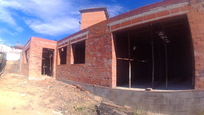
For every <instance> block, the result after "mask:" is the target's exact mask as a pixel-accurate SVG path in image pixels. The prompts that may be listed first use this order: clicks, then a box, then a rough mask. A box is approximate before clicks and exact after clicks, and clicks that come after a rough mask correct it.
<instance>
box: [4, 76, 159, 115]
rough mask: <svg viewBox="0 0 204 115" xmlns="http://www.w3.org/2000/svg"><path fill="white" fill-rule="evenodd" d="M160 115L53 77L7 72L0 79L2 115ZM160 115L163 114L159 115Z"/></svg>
mask: <svg viewBox="0 0 204 115" xmlns="http://www.w3.org/2000/svg"><path fill="white" fill-rule="evenodd" d="M38 114H39V115H139V114H142V115H143V114H148V115H158V114H152V113H148V112H143V111H141V112H138V111H136V110H135V109H132V108H130V107H128V106H119V105H116V104H114V103H113V102H110V101H107V100H106V99H103V98H101V97H99V96H95V95H93V94H91V93H89V92H88V91H85V90H83V89H82V88H81V87H80V86H79V85H77V86H73V85H69V84H66V83H63V82H61V81H57V80H55V79H53V78H51V77H48V78H45V79H44V80H40V81H33V80H28V79H27V78H25V77H23V76H21V75H18V74H10V73H7V72H6V73H4V74H3V75H2V76H1V77H0V115H38ZM159 115H161V114H159Z"/></svg>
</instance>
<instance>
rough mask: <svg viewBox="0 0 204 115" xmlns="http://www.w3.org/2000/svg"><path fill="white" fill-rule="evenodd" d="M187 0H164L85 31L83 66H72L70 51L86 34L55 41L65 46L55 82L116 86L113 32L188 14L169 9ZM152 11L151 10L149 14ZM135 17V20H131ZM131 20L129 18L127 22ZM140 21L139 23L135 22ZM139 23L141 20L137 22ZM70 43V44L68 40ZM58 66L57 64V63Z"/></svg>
mask: <svg viewBox="0 0 204 115" xmlns="http://www.w3.org/2000/svg"><path fill="white" fill-rule="evenodd" d="M188 1H189V0H182V1H179V2H178V1H177V0H171V1H170V0H164V1H163V2H159V3H156V4H152V5H148V6H145V7H142V8H139V9H135V10H133V11H130V12H127V13H124V14H121V15H119V16H116V17H113V18H111V19H108V20H105V21H103V22H100V23H98V24H95V25H93V26H90V27H88V28H87V29H86V31H88V32H89V33H88V35H87V37H88V38H87V39H86V54H85V57H86V58H85V64H72V62H73V56H72V54H71V53H72V50H71V44H72V42H76V41H78V40H80V39H82V38H83V37H82V36H79V35H80V34H81V33H83V32H85V30H82V31H83V32H82V31H79V32H78V33H75V34H74V35H71V36H68V37H66V38H64V39H62V40H60V41H58V48H61V47H62V46H67V64H66V65H57V76H56V78H57V79H60V80H70V81H75V82H81V83H86V84H95V85H100V86H107V87H115V86H116V56H115V49H114V43H113V36H112V31H117V30H121V29H127V28H128V27H131V26H137V25H139V24H144V23H149V22H151V21H156V20H159V19H164V18H170V17H173V16H177V15H183V14H187V13H188V11H189V10H188V7H187V6H188V5H187V4H184V5H177V6H176V7H175V6H173V7H167V6H168V5H170V6H172V4H173V3H180V2H188ZM161 5H164V6H165V7H164V8H166V9H165V10H164V11H161V10H155V12H153V13H152V14H151V13H150V14H148V15H146V14H144V15H142V16H140V17H137V16H138V14H139V13H142V12H143V11H142V10H141V9H143V10H144V11H150V9H152V8H156V7H160V6H161ZM151 11H152V10H151ZM134 16H136V18H134ZM130 17H131V18H130ZM137 19H138V20H139V21H138V20H137ZM140 19H141V20H140ZM74 36H76V37H75V38H73V37H74ZM69 39H70V40H69ZM58 62H59V60H58Z"/></svg>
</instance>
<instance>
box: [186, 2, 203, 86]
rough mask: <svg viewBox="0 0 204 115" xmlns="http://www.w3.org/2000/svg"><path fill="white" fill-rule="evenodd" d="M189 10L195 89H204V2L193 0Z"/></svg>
mask: <svg viewBox="0 0 204 115" xmlns="http://www.w3.org/2000/svg"><path fill="white" fill-rule="evenodd" d="M189 10H190V13H189V14H188V19H189V24H190V28H191V34H192V39H193V46H194V56H195V89H204V1H203V0H191V5H190V6H189Z"/></svg>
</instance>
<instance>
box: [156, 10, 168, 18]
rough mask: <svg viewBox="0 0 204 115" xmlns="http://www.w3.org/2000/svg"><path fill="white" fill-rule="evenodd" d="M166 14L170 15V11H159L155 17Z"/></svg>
mask: <svg viewBox="0 0 204 115" xmlns="http://www.w3.org/2000/svg"><path fill="white" fill-rule="evenodd" d="M166 15H170V12H169V11H168V10H166V11H161V12H158V13H157V17H162V16H166Z"/></svg>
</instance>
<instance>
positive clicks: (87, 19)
mask: <svg viewBox="0 0 204 115" xmlns="http://www.w3.org/2000/svg"><path fill="white" fill-rule="evenodd" d="M103 20H106V15H105V12H104V11H95V12H84V13H82V14H81V30H82V29H84V28H87V27H89V26H91V25H94V24H96V23H98V22H101V21H103Z"/></svg>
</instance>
